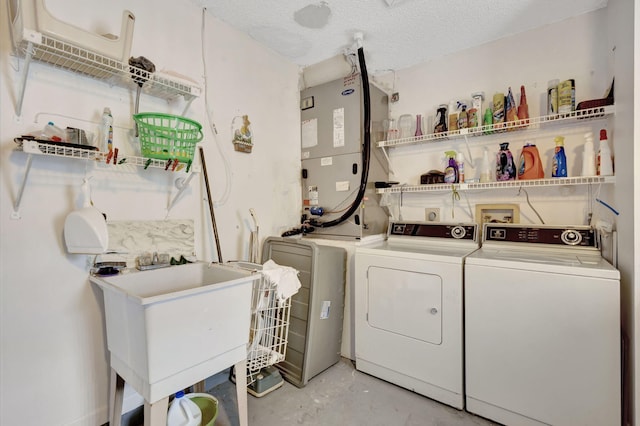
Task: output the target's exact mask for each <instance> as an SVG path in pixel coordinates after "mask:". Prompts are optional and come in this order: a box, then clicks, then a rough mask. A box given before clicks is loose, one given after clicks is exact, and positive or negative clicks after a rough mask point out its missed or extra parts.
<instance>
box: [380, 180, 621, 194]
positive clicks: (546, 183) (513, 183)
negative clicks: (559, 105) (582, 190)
mask: <svg viewBox="0 0 640 426" xmlns="http://www.w3.org/2000/svg"><path fill="white" fill-rule="evenodd" d="M615 181H616V178H615V176H581V177H566V178H552V179H531V180H508V181H500V182H471V183H453V184H452V183H438V184H431V185H401V186H394V187H391V188H379V189H377V190H376V192H377V193H378V194H400V193H403V194H404V193H415V192H443V191H451V190H456V191H473V190H482V189H507V188H521V187H522V188H530V187H552V186H568V185H590V184H601V183H606V184H608V183H615Z"/></svg>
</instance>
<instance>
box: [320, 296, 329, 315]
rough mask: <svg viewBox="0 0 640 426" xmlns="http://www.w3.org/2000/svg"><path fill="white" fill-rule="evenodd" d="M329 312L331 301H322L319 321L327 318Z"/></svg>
mask: <svg viewBox="0 0 640 426" xmlns="http://www.w3.org/2000/svg"><path fill="white" fill-rule="evenodd" d="M330 310H331V300H323V301H322V309H321V310H320V319H327V318H329V311H330Z"/></svg>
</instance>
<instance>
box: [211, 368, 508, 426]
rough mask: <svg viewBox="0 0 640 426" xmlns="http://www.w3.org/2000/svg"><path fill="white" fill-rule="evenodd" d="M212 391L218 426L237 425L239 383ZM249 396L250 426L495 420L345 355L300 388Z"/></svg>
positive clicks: (428, 425)
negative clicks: (370, 370) (381, 375)
mask: <svg viewBox="0 0 640 426" xmlns="http://www.w3.org/2000/svg"><path fill="white" fill-rule="evenodd" d="M209 393H210V394H212V395H214V396H215V397H216V398H217V399H218V401H219V403H220V407H219V410H218V418H217V420H216V426H238V412H237V406H236V395H235V386H234V385H233V384H232V383H231V382H229V381H226V382H224V383H222V384H219V385H218V386H216V387H214V388H213V389H211V390H210V391H209ZM248 398H249V425H250V426H288V425H308V426H337V425H340V426H361V425H367V426H395V425H404V426H413V425H415V426H469V425H474V426H489V425H496V424H497V423H492V422H490V421H488V420H486V419H483V418H481V417H478V416H475V415H473V414H469V413H467V412H465V411H459V410H456V409H455V408H452V407H449V406H448V405H444V404H440V403H438V402H436V401H433V400H431V399H429V398H426V397H423V396H421V395H418V394H416V393H413V392H411V391H408V390H406V389H404V388H401V387H399V386H395V385H392V384H390V383H387V382H385V381H383V380H380V379H378V378H375V377H372V376H369V375H367V374H364V373H361V372H359V371H356V370H355V368H354V366H353V363H352V362H351V361H350V360H347V359H344V358H343V359H342V360H341V362H339V363H337V364H336V365H334V366H333V367H331V368H329V369H328V370H326V371H324V372H323V373H321V374H319V375H318V376H316V377H314V378H313V379H311V380H310V381H309V383H308V384H307V385H306V386H305V387H304V388H302V389H299V388H297V387H295V386H293V385H292V384H290V383H288V382H285V383H284V385H283V386H282V387H281V388H279V389H276V390H275V391H273V392H271V393H269V394H267V395H265V396H263V397H262V398H255V397H253V396H251V395H249V396H248Z"/></svg>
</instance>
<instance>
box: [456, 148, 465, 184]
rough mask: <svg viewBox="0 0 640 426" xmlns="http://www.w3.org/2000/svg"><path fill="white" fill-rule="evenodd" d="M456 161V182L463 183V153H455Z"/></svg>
mask: <svg viewBox="0 0 640 426" xmlns="http://www.w3.org/2000/svg"><path fill="white" fill-rule="evenodd" d="M456 163H458V182H460V183H464V154H463V153H461V152H459V153H458V154H456Z"/></svg>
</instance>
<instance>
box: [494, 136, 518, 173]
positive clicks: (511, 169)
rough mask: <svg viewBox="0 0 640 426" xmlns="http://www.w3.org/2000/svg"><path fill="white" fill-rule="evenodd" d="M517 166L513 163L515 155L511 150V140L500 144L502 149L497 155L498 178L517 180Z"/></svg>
mask: <svg viewBox="0 0 640 426" xmlns="http://www.w3.org/2000/svg"><path fill="white" fill-rule="evenodd" d="M515 179H516V166H515V164H514V163H513V155H511V151H509V142H504V143H501V144H500V151H499V152H498V155H497V156H496V180H497V181H501V180H515Z"/></svg>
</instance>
